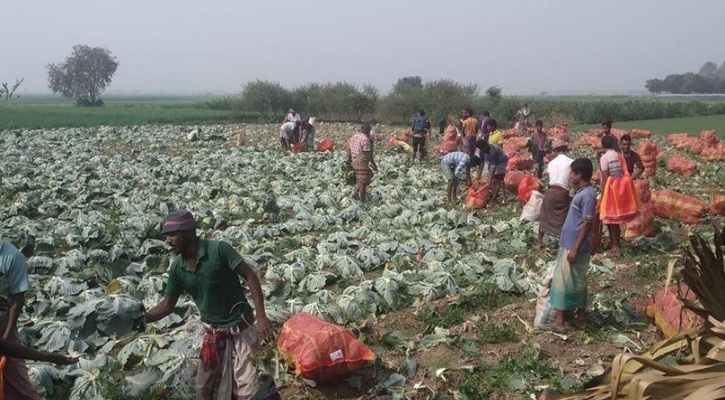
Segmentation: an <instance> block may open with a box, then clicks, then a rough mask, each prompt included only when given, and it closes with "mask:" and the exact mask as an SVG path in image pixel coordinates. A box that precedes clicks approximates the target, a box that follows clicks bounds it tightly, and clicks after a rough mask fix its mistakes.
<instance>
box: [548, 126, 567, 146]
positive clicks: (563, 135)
mask: <svg viewBox="0 0 725 400" xmlns="http://www.w3.org/2000/svg"><path fill="white" fill-rule="evenodd" d="M548 135H549V136H551V137H552V138H554V139H559V140H562V141H564V142H565V143H568V142H569V132H568V131H567V130H566V127H565V126H564V125H560V124H556V125H554V127H553V128H551V129H549V132H548Z"/></svg>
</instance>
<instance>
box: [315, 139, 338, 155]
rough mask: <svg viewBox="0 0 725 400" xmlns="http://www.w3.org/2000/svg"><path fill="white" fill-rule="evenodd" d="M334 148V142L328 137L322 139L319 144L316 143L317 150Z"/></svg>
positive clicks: (331, 149)
mask: <svg viewBox="0 0 725 400" xmlns="http://www.w3.org/2000/svg"><path fill="white" fill-rule="evenodd" d="M333 150H335V142H333V141H332V140H330V139H323V140H322V141H321V142H320V144H318V145H317V151H319V152H323V151H333Z"/></svg>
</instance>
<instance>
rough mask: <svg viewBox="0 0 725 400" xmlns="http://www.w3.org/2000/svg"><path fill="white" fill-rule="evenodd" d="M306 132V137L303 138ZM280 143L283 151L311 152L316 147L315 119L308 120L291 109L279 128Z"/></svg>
mask: <svg viewBox="0 0 725 400" xmlns="http://www.w3.org/2000/svg"><path fill="white" fill-rule="evenodd" d="M302 131H304V137H302ZM279 141H280V143H281V145H282V149H284V150H287V151H291V150H305V151H311V150H313V149H314V147H315V117H310V118H309V119H307V120H304V119H302V116H300V114H299V113H298V112H297V111H296V110H295V109H294V108H290V109H289V111H288V112H287V115H285V117H284V119H283V120H282V124H281V125H280V127H279Z"/></svg>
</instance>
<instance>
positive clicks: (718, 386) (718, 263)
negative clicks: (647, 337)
mask: <svg viewBox="0 0 725 400" xmlns="http://www.w3.org/2000/svg"><path fill="white" fill-rule="evenodd" d="M713 242H714V246H710V245H709V244H708V243H707V242H706V241H705V240H704V239H702V238H701V237H699V236H696V237H693V238H692V239H691V241H690V243H691V247H689V248H687V249H686V251H685V259H684V268H683V270H682V278H683V280H684V281H685V283H686V284H687V286H688V287H689V288H690V289H692V291H693V292H694V293H695V294H696V295H697V298H698V301H697V302H693V301H688V300H686V299H682V300H683V302H684V304H685V306H686V307H687V308H689V309H691V310H692V311H694V312H695V313H697V314H698V315H701V316H703V317H704V318H705V319H706V320H707V327H706V328H692V329H689V330H686V331H683V332H680V333H679V334H678V335H676V336H674V337H672V338H670V339H668V340H665V341H663V342H660V343H658V344H657V345H655V346H654V347H653V348H652V350H650V351H649V352H648V353H645V354H642V355H633V354H620V355H618V356H616V357H615V359H614V361H613V363H612V369H611V370H610V371H609V372H608V373H607V374H605V375H603V376H600V377H598V378H595V379H594V380H592V381H591V382H590V383H589V384H587V385H586V386H587V387H588V388H587V389H586V390H584V391H582V392H579V393H573V394H568V395H562V396H558V397H556V399H558V400H617V399H622V400H623V399H672V400H675V399H678V400H682V399H684V400H695V399H698V400H710V399H712V400H714V399H722V398H725V262H724V260H725V257H723V252H724V250H725V229H723V230H722V231H718V230H715V236H714V239H713ZM668 281H669V279H668ZM685 347H688V348H689V350H690V352H691V353H692V358H691V360H692V363H691V364H687V365H674V366H673V365H668V364H665V363H663V362H661V361H660V360H661V359H662V358H664V357H665V356H667V355H672V354H674V353H676V352H678V351H681V350H682V349H683V348H685Z"/></svg>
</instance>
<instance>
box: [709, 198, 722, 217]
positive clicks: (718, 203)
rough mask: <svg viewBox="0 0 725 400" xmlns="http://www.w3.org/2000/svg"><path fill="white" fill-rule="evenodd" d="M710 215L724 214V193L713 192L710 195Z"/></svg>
mask: <svg viewBox="0 0 725 400" xmlns="http://www.w3.org/2000/svg"><path fill="white" fill-rule="evenodd" d="M710 215H725V193H715V194H713V195H712V205H711V206H710Z"/></svg>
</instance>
